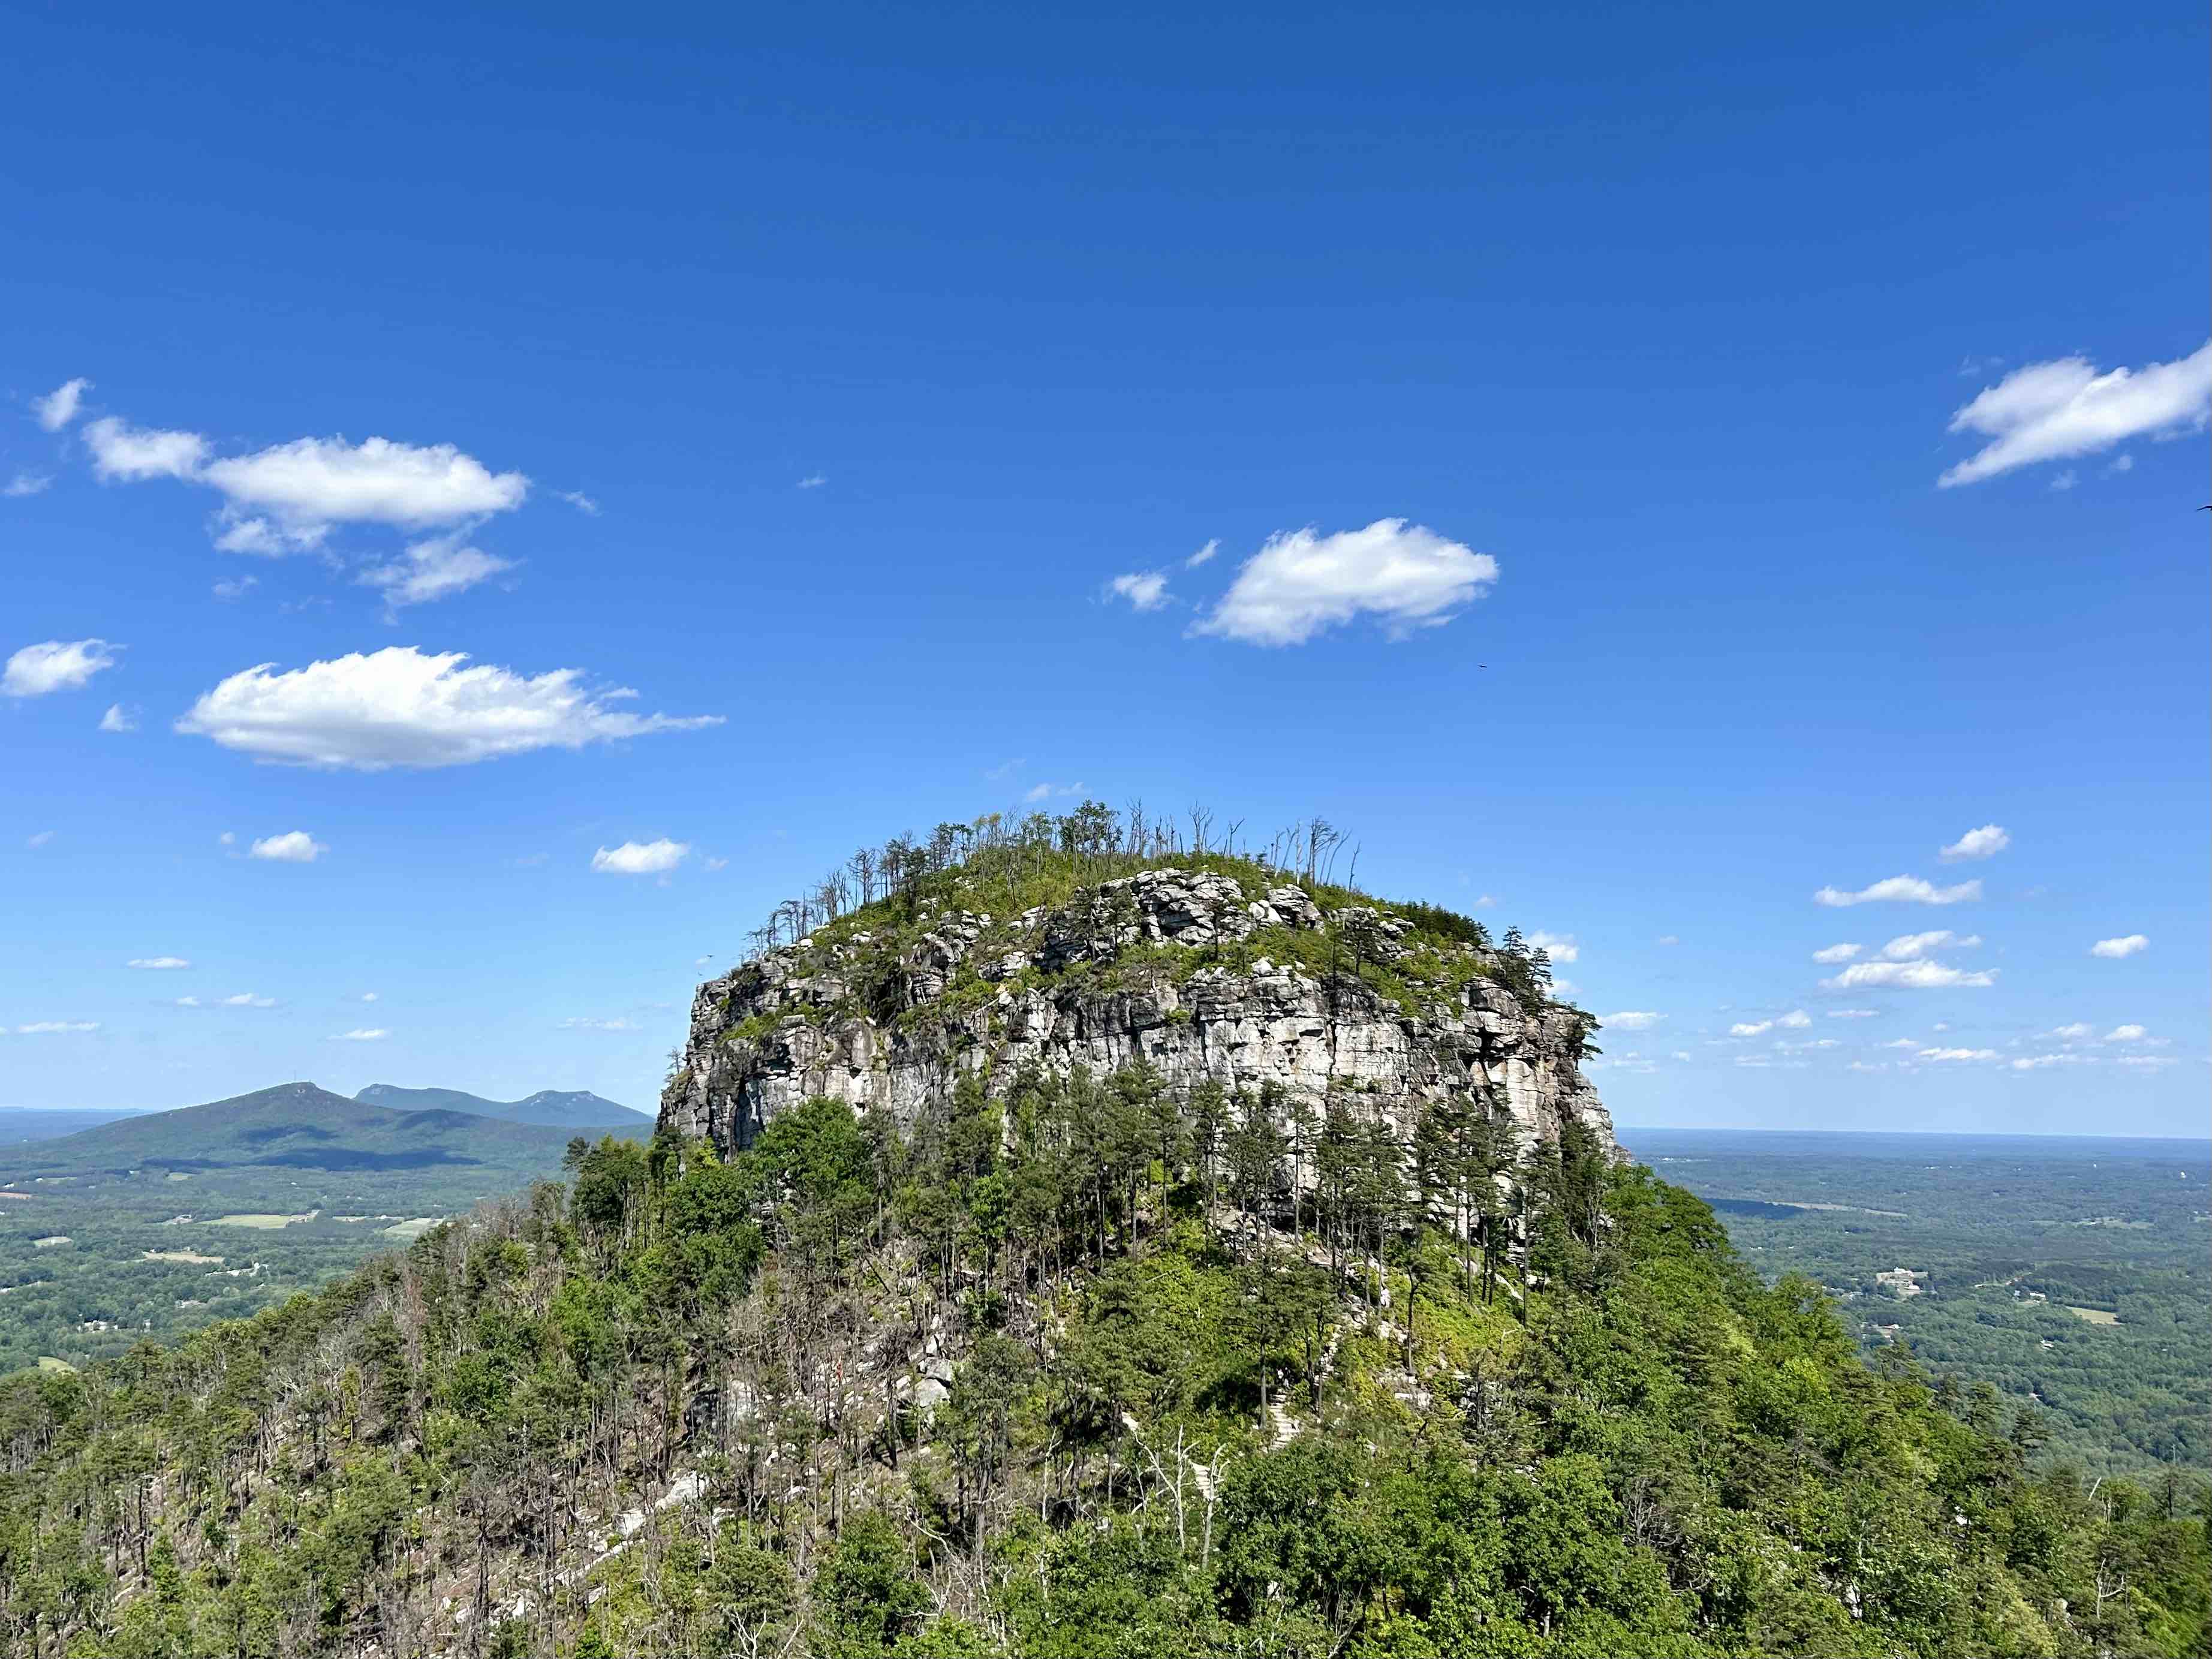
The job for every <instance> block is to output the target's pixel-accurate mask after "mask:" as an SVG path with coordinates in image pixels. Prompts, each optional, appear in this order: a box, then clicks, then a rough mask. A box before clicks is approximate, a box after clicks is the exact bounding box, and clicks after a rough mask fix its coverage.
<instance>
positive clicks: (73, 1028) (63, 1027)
mask: <svg viewBox="0 0 2212 1659" xmlns="http://www.w3.org/2000/svg"><path fill="white" fill-rule="evenodd" d="M99 1029H100V1022H99V1021H98V1020H96V1019H34V1020H33V1021H32V1022H31V1023H30V1024H27V1025H18V1026H17V1027H16V1028H15V1035H16V1036H68V1035H70V1034H71V1033H75V1032H82V1031H97V1030H99Z"/></svg>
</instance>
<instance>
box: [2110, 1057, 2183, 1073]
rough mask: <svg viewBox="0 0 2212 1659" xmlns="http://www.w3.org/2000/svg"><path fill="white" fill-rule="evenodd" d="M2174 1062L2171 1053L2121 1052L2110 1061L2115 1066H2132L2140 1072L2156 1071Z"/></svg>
mask: <svg viewBox="0 0 2212 1659" xmlns="http://www.w3.org/2000/svg"><path fill="white" fill-rule="evenodd" d="M2174 1063H2175V1062H2174V1058H2173V1056H2172V1054H2122V1055H2120V1056H2119V1057H2118V1059H2116V1060H2113V1062H2112V1064H2113V1065H2115V1066H2134V1067H2135V1068H2136V1070H2137V1071H2141V1072H2153V1071H2157V1070H2159V1069H2160V1067H2162V1066H2171V1065H2173V1064H2174Z"/></svg>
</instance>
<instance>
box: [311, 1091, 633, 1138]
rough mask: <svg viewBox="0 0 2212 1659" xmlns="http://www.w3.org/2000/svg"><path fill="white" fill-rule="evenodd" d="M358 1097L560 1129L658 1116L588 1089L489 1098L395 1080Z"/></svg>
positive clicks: (401, 1107)
mask: <svg viewBox="0 0 2212 1659" xmlns="http://www.w3.org/2000/svg"><path fill="white" fill-rule="evenodd" d="M354 1098H355V1099H356V1100H357V1101H360V1102H362V1103H364V1104H366V1105H370V1106H385V1107H389V1108H390V1109H392V1110H393V1111H398V1112H428V1111H441V1112H467V1113H470V1114H471V1115H474V1116H477V1117H496V1118H503V1119H505V1120H506V1121H507V1122H509V1123H548V1124H551V1125H552V1126H553V1127H556V1128H561V1129H617V1128H619V1129H635V1128H639V1127H642V1126H644V1125H647V1124H649V1123H651V1122H652V1121H653V1120H652V1119H651V1118H649V1117H647V1115H645V1114H644V1113H643V1112H635V1111H632V1110H631V1109H629V1107H627V1106H617V1104H615V1103H614V1102H613V1101H611V1100H608V1099H605V1098H604V1097H601V1096H599V1095H595V1094H593V1093H592V1092H591V1091H589V1090H588V1089H540V1090H539V1091H538V1092H537V1093H536V1094H534V1095H531V1096H528V1097H525V1098H524V1099H521V1100H486V1099H485V1098H484V1097H483V1096H482V1095H471V1094H467V1093H465V1092H463V1091H461V1090H459V1089H403V1088H401V1087H400V1086H399V1085H398V1084H396V1083H372V1084H370V1085H368V1087H367V1088H366V1089H363V1090H362V1091H361V1092H360V1093H359V1094H357V1095H356V1096H355V1097H354Z"/></svg>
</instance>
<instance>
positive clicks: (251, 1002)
mask: <svg viewBox="0 0 2212 1659" xmlns="http://www.w3.org/2000/svg"><path fill="white" fill-rule="evenodd" d="M215 1006H216V1007H218V1008H274V1007H275V1006H276V998H275V997H264V996H257V995H256V994H254V993H252V991H240V993H239V994H237V995H236V996H234V997H223V998H221V999H219V1000H217V1001H216V1004H215Z"/></svg>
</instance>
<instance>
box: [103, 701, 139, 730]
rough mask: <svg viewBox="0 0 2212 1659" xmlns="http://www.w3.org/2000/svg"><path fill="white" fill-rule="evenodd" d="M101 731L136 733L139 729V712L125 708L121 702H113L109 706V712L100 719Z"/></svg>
mask: <svg viewBox="0 0 2212 1659" xmlns="http://www.w3.org/2000/svg"><path fill="white" fill-rule="evenodd" d="M137 729H138V711H137V709H135V708H125V707H124V706H123V705H122V704H121V703H119V702H111V703H110V704H108V705H107V712H106V714H102V715H101V716H100V730H101V731H103V732H136V731H137Z"/></svg>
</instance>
